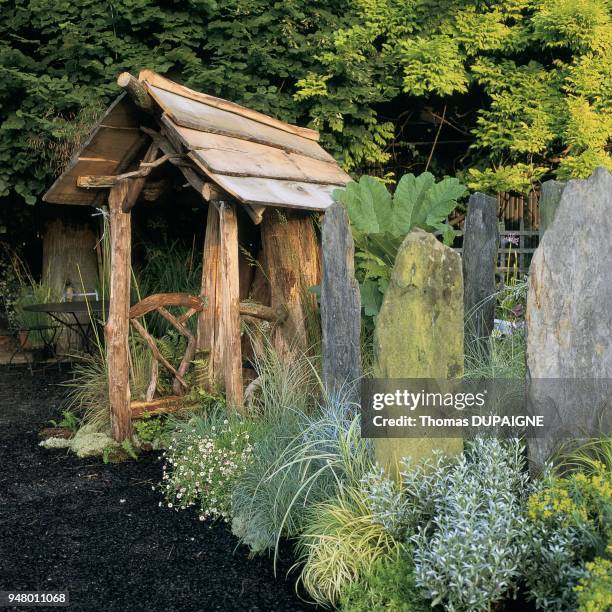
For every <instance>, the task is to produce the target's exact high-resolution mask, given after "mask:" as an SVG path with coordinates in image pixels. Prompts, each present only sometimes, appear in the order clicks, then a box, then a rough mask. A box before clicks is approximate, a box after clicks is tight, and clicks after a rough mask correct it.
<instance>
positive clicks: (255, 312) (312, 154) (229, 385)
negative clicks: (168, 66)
mask: <svg viewBox="0 0 612 612" xmlns="http://www.w3.org/2000/svg"><path fill="white" fill-rule="evenodd" d="M118 84H119V86H120V87H122V88H123V89H124V90H125V91H124V92H123V93H122V94H121V95H120V96H119V97H118V98H117V99H116V100H115V101H114V102H113V104H111V106H110V107H109V108H108V110H107V111H106V113H105V114H104V116H103V117H102V119H101V120H100V122H99V123H98V124H97V125H96V127H95V129H94V130H93V132H92V134H91V136H90V137H89V139H88V140H87V141H86V143H85V144H84V145H83V147H82V148H81V150H80V151H79V152H78V153H77V154H76V155H75V156H74V158H73V159H72V161H71V162H70V164H69V165H68V167H67V168H66V170H65V171H64V172H63V174H62V175H61V176H60V177H59V178H58V179H57V180H56V181H55V183H54V184H53V185H52V186H51V188H50V189H49V190H48V192H47V193H46V194H45V196H44V200H45V201H47V202H52V203H57V204H76V205H90V206H100V205H103V204H104V203H105V202H106V201H108V208H109V214H110V232H111V253H112V255H111V256H112V266H111V281H110V285H111V286H110V305H109V315H108V319H107V323H106V331H105V333H106V351H107V358H108V383H109V394H110V402H111V415H112V426H113V434H114V436H115V438H116V439H118V440H121V439H124V438H125V437H126V436H129V435H131V418H132V411H133V405H132V403H131V398H130V389H129V378H128V377H129V366H128V361H129V360H128V334H129V327H130V324H132V325H133V327H134V328H135V329H136V330H137V331H138V332H139V333H140V334H141V335H142V336H143V337H144V339H145V340H146V342H147V343H148V345H149V347H150V349H151V351H152V352H153V356H154V358H155V359H154V367H153V371H152V381H151V385H150V388H149V393H148V394H147V400H149V401H150V402H151V403H152V404H153V403H154V401H155V400H154V398H153V395H154V392H155V387H156V377H157V368H158V366H162V367H165V368H167V369H168V370H169V371H170V372H171V373H172V375H173V377H174V385H173V388H174V391H175V393H176V394H177V395H180V394H182V393H184V392H185V390H186V386H187V385H186V383H185V381H184V378H183V377H184V375H185V373H186V371H187V369H188V368H189V367H190V364H191V362H192V361H193V360H194V357H198V358H200V359H205V360H206V363H207V370H206V378H207V384H208V385H210V386H211V387H213V386H214V385H215V384H216V383H220V385H222V386H223V387H224V388H225V392H226V397H227V400H228V403H230V404H232V405H234V406H236V407H238V408H241V407H242V406H243V376H242V366H243V363H242V351H241V318H242V319H251V320H253V319H256V320H267V321H270V322H271V323H272V325H273V326H274V330H275V331H274V343H275V345H276V347H277V349H278V350H280V351H283V350H287V349H288V347H289V346H295V345H296V343H297V344H298V345H299V344H300V343H302V345H304V344H305V342H306V338H305V333H306V329H305V322H304V318H305V314H306V311H307V309H308V305H307V304H306V301H307V300H308V299H313V296H312V294H311V295H310V298H309V297H307V293H305V291H304V290H305V289H306V288H308V287H310V286H312V285H317V284H319V282H320V253H319V242H318V240H317V237H316V233H315V229H314V226H313V222H312V212H309V211H316V212H319V213H320V212H323V211H325V209H326V208H328V207H329V206H330V205H331V204H332V192H333V191H334V189H335V188H337V187H338V186H343V185H345V184H346V183H347V182H348V181H349V176H348V175H347V174H346V173H345V172H344V171H343V170H342V169H341V168H340V167H339V166H338V165H337V163H336V162H335V161H334V159H333V158H332V157H331V155H329V153H327V152H326V151H325V150H324V149H323V148H322V147H321V146H320V145H319V144H318V139H319V135H318V132H316V131H313V130H310V129H306V128H302V127H297V126H294V125H290V124H287V123H284V122H282V121H279V120H277V119H274V118H272V117H268V116H266V115H264V114H261V113H259V112H256V111H253V110H250V109H248V108H244V107H242V106H239V105H237V104H234V103H233V102H229V101H227V100H222V99H220V98H216V97H213V96H210V95H207V94H203V93H199V92H196V91H193V90H191V89H188V88H187V87H184V86H182V85H179V84H177V83H174V82H173V81H170V80H168V79H166V78H164V77H162V76H160V75H158V74H156V73H154V72H151V71H149V70H145V71H143V72H141V73H140V75H139V78H138V79H136V78H135V77H133V76H131V75H130V74H128V73H123V74H121V75H120V76H119V79H118ZM170 165H172V166H174V167H175V168H177V169H178V170H179V171H180V173H181V176H182V177H184V179H183V182H185V181H186V182H187V183H188V184H189V185H190V186H191V187H192V188H193V189H195V191H196V192H197V193H198V194H200V196H201V197H202V200H204V201H205V202H207V203H208V215H207V224H206V230H205V240H204V244H203V274H202V288H201V293H200V295H198V296H191V295H187V294H158V295H154V296H147V297H145V298H144V299H143V300H142V301H141V302H139V303H138V304H134V305H130V263H131V225H130V224H131V219H130V217H131V215H130V211H131V210H132V208H133V207H134V206H135V205H137V204H138V202H139V201H141V200H142V196H143V194H144V193H145V192H146V193H148V194H149V195H148V197H147V199H148V200H151V199H154V197H155V195H154V194H155V193H156V190H161V189H164V168H168V167H169V166H170ZM174 173H175V174H176V170H174ZM151 194H153V196H152V195H151ZM241 211H243V212H241ZM244 212H246V213H247V215H248V218H249V219H250V221H249V223H250V224H251V226H252V227H255V226H256V227H257V229H258V231H259V232H260V240H261V253H260V256H259V264H260V268H261V270H262V273H261V274H257V273H256V274H255V276H254V278H253V275H252V274H251V275H249V274H248V273H244V274H241V272H242V269H241V263H240V256H239V223H238V217H239V216H240V215H243V214H244ZM243 267H244V266H243ZM246 285H249V286H246ZM241 296H251V299H250V300H245V299H242V300H241ZM253 297H255V298H258V299H253ZM169 307H183V308H184V309H185V311H184V312H183V313H182V314H180V315H178V314H173V312H171V310H168V308H169ZM154 310H155V311H157V312H158V313H160V314H161V315H162V316H163V317H165V318H166V319H167V320H168V321H169V322H170V323H171V324H172V325H173V326H174V327H175V328H176V329H177V330H178V332H179V333H181V334H183V335H184V336H185V337H186V339H187V350H186V353H185V356H184V357H183V360H182V361H181V363H180V365H179V366H178V367H175V366H173V365H172V364H170V363H168V362H167V361H166V360H165V359H164V357H163V356H162V355H161V354H160V352H159V351H158V350H157V347H156V344H155V342H154V340H153V339H152V338H151V337H150V336H149V334H148V332H147V331H146V328H145V326H143V325H142V323H141V322H140V320H139V319H140V318H141V317H142V316H144V315H145V314H147V313H148V312H151V311H154ZM174 313H176V309H175V310H174ZM190 316H197V317H198V321H197V334H196V335H194V334H192V333H191V332H190V331H189V329H188V327H187V326H186V325H185V322H186V320H187V319H188V318H189V317H190ZM145 408H146V406H145ZM139 409H142V402H140V404H139Z"/></svg>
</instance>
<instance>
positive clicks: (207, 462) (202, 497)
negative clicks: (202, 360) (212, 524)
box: [160, 414, 253, 521]
mask: <svg viewBox="0 0 612 612" xmlns="http://www.w3.org/2000/svg"><path fill="white" fill-rule="evenodd" d="M252 454H253V446H252V444H251V442H250V435H249V426H248V422H247V421H244V420H241V419H240V418H238V417H236V416H233V415H232V416H231V417H230V418H229V419H228V418H223V415H219V414H218V415H215V416H213V417H193V418H192V419H191V420H190V421H189V423H188V424H184V425H179V427H178V429H177V434H175V436H174V439H173V441H172V443H171V444H170V446H169V447H168V450H167V451H166V452H165V453H164V455H163V456H164V457H165V463H164V466H163V476H162V482H161V485H160V487H161V490H162V492H163V494H164V497H165V498H166V502H167V505H168V507H169V508H174V509H176V510H185V509H187V508H190V507H195V508H196V509H197V511H198V513H199V517H200V520H202V521H203V520H206V519H221V520H224V521H229V519H230V508H231V495H232V490H233V488H234V486H235V484H236V481H237V480H238V478H240V476H241V475H242V474H243V473H244V472H245V470H246V469H247V468H248V466H249V464H250V463H251V461H252ZM160 505H161V502H160Z"/></svg>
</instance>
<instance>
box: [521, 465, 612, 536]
mask: <svg viewBox="0 0 612 612" xmlns="http://www.w3.org/2000/svg"><path fill="white" fill-rule="evenodd" d="M611 504H612V473H610V472H609V471H607V470H606V469H605V467H604V465H603V464H600V469H599V470H597V471H596V472H594V473H593V474H590V475H587V474H584V473H583V472H577V473H575V474H572V475H571V476H569V478H554V479H552V480H551V484H550V486H548V487H546V488H544V489H543V490H541V491H539V492H537V493H534V494H533V495H532V496H531V497H530V498H529V501H528V503H527V512H528V516H529V519H530V520H531V521H532V522H534V523H543V524H545V525H550V526H551V527H556V526H562V527H572V526H580V527H582V528H584V527H588V528H590V529H592V530H594V531H598V532H601V533H602V534H604V535H605V537H606V538H607V539H608V540H610V539H611V538H612V524H610V523H609V520H610V518H611V517H610V511H611V510H612V506H611Z"/></svg>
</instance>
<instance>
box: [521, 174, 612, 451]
mask: <svg viewBox="0 0 612 612" xmlns="http://www.w3.org/2000/svg"><path fill="white" fill-rule="evenodd" d="M526 322H527V368H528V372H529V376H530V377H531V378H532V379H538V378H543V379H550V378H557V379H593V378H602V379H603V378H612V175H610V173H609V172H608V171H607V170H605V169H604V168H598V169H596V170H595V172H594V173H593V175H592V176H591V177H590V178H589V179H588V180H575V181H569V183H568V184H567V186H566V187H565V189H564V190H563V194H562V196H561V200H560V202H559V206H558V208H557V211H556V214H555V216H554V219H553V221H552V223H551V224H550V225H549V226H548V228H547V229H546V232H545V234H544V236H543V237H542V241H541V243H540V246H539V247H538V249H537V250H536V252H535V254H534V257H533V260H532V262H531V270H530V273H529V292H528V297H527V312H526ZM563 388H564V389H567V385H563ZM589 404H590V402H589V400H588V399H587V398H584V397H582V398H575V402H574V404H573V405H572V404H570V403H568V402H567V401H565V402H564V404H563V405H562V406H561V409H562V410H568V411H570V412H568V413H566V414H565V419H566V420H567V421H568V422H572V423H577V422H578V421H583V424H584V426H585V427H590V426H592V425H593V423H592V421H593V419H597V418H599V417H598V415H596V414H595V413H594V410H593V406H592V405H589ZM561 416H562V417H563V416H564V415H561ZM578 432H579V428H578V427H576V435H578ZM550 450H551V445H550V440H549V441H541V442H537V441H534V442H532V444H531V447H530V454H531V457H532V460H533V461H535V462H536V463H541V462H542V461H543V460H544V459H546V454H547V453H548V452H549V451H550Z"/></svg>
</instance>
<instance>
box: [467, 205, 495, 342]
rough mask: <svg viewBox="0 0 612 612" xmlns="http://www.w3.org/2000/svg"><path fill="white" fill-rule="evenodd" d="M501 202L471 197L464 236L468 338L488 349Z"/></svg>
mask: <svg viewBox="0 0 612 612" xmlns="http://www.w3.org/2000/svg"><path fill="white" fill-rule="evenodd" d="M496 208H497V205H496V201H495V198H492V197H491V196H487V195H485V194H483V193H474V194H473V195H472V196H471V197H470V201H469V202H468V207H467V216H466V219H465V235H464V238H463V282H464V294H463V308H464V311H465V317H466V335H467V337H466V341H467V342H474V341H477V342H478V343H479V344H480V345H481V346H482V348H483V349H485V350H487V349H488V346H489V343H488V338H489V336H490V335H491V332H492V331H493V325H494V323H495V299H494V298H493V297H492V296H493V294H494V293H495V269H496V266H497V247H498V243H499V232H498V229H497V210H496Z"/></svg>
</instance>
